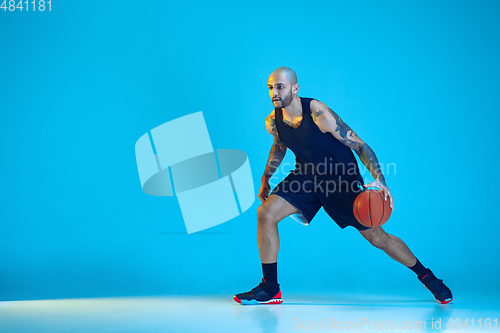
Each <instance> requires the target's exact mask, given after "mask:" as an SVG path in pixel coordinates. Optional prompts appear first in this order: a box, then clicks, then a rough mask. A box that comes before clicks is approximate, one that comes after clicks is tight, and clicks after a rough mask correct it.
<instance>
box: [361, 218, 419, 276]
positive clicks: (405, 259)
mask: <svg viewBox="0 0 500 333" xmlns="http://www.w3.org/2000/svg"><path fill="white" fill-rule="evenodd" d="M359 232H360V234H361V235H362V236H363V237H364V238H365V239H366V240H367V241H369V242H370V243H371V244H372V245H373V246H375V247H376V248H378V249H381V250H383V251H384V252H385V253H387V254H388V255H389V256H390V257H391V258H392V259H394V260H396V261H397V262H400V263H402V264H403V265H405V266H406V267H412V266H414V265H415V264H416V262H417V258H415V256H414V255H413V253H412V252H411V251H410V249H409V248H408V246H407V245H406V244H405V243H404V242H403V241H402V240H401V239H399V238H397V237H395V236H393V235H389V234H388V233H386V232H385V230H384V229H382V227H376V228H372V229H368V230H360V231H359Z"/></svg>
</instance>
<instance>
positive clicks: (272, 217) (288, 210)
mask: <svg viewBox="0 0 500 333" xmlns="http://www.w3.org/2000/svg"><path fill="white" fill-rule="evenodd" d="M296 213H299V211H298V210H297V208H295V207H294V206H292V205H291V204H290V203H288V201H286V200H285V199H283V198H282V197H280V196H278V195H274V194H272V195H270V196H269V197H268V198H267V199H266V201H264V203H263V204H262V205H261V206H260V207H259V209H258V210H257V223H258V230H259V233H258V237H259V254H260V260H261V261H262V263H263V264H267V263H275V262H276V261H277V259H278V251H279V248H280V241H279V236H278V222H279V221H281V220H282V219H284V218H285V217H287V216H288V215H291V214H296Z"/></svg>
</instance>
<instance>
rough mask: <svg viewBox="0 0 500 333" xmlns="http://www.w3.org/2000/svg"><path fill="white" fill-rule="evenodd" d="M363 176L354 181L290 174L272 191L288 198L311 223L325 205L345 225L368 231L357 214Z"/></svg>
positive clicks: (302, 217)
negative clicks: (355, 215) (357, 200)
mask: <svg viewBox="0 0 500 333" xmlns="http://www.w3.org/2000/svg"><path fill="white" fill-rule="evenodd" d="M363 183H364V182H363V179H362V178H361V177H359V178H356V179H355V180H353V181H345V180H342V181H340V180H338V179H337V180H334V179H333V178H331V179H324V178H319V177H313V176H309V175H307V176H306V175H303V174H295V173H293V172H292V173H290V174H289V175H288V176H287V177H286V178H285V179H283V180H282V181H281V183H279V184H278V185H277V186H276V187H275V188H274V189H273V191H272V192H271V194H274V195H277V196H280V197H282V198H283V199H285V200H286V201H288V202H289V203H290V204H291V205H293V206H294V207H295V208H297V209H298V210H299V212H300V214H299V216H298V217H299V219H300V220H301V222H302V223H303V224H306V225H307V224H309V223H310V222H311V220H312V219H313V217H314V216H315V215H316V213H317V212H318V211H319V209H320V208H321V207H323V209H324V210H325V211H326V212H327V214H328V215H329V216H330V217H331V218H332V219H333V220H334V221H335V222H336V223H337V224H338V225H339V227H341V228H342V229H343V228H345V227H347V226H352V227H354V228H356V229H358V230H367V229H370V228H369V227H365V226H364V225H362V224H360V223H359V222H358V221H357V220H356V218H355V217H354V213H353V205H354V200H356V197H357V196H358V194H359V193H361V192H362V191H363V190H364V187H363Z"/></svg>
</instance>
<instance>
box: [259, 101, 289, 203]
mask: <svg viewBox="0 0 500 333" xmlns="http://www.w3.org/2000/svg"><path fill="white" fill-rule="evenodd" d="M266 129H267V131H268V132H269V134H271V135H272V136H273V139H274V143H273V146H272V147H271V152H270V153H269V158H268V160H267V165H266V170H265V171H264V175H263V176H262V183H261V186H260V191H259V199H260V200H261V201H262V202H264V201H265V200H266V199H267V197H268V196H269V192H270V191H271V187H270V186H269V179H270V178H271V177H272V175H273V174H274V172H275V171H276V169H277V168H278V166H279V165H280V164H281V161H283V158H284V157H285V154H286V146H285V145H284V144H283V142H281V141H280V139H279V137H278V131H277V129H276V122H275V118H274V110H273V112H272V113H271V114H270V115H269V116H268V117H267V118H266Z"/></svg>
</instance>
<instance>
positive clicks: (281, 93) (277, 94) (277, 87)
mask: <svg viewBox="0 0 500 333" xmlns="http://www.w3.org/2000/svg"><path fill="white" fill-rule="evenodd" d="M267 87H268V88H269V96H271V99H272V101H273V105H274V107H275V108H285V107H287V106H288V105H290V103H291V102H292V100H293V92H292V87H293V86H292V85H291V84H290V82H288V80H287V79H286V75H283V74H282V75H275V74H271V76H270V77H269V81H268V82H267Z"/></svg>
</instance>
